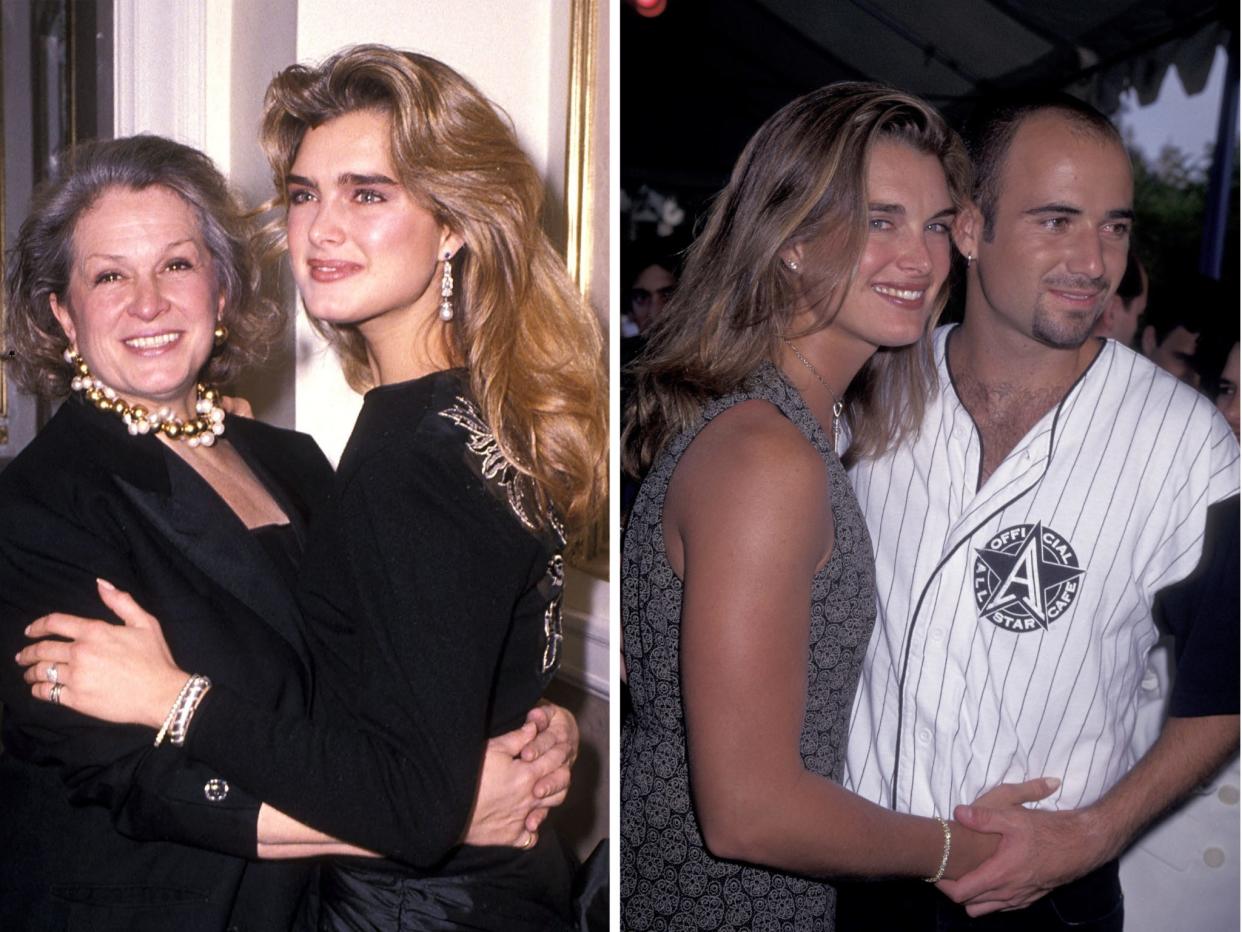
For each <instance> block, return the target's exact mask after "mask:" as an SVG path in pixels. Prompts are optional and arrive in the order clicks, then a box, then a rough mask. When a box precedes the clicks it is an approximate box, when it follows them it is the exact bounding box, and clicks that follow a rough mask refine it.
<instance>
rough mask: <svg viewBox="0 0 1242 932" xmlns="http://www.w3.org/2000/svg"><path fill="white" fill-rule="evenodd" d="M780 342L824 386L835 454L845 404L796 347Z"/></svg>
mask: <svg viewBox="0 0 1242 932" xmlns="http://www.w3.org/2000/svg"><path fill="white" fill-rule="evenodd" d="M782 342H783V343H784V344H785V345H786V346H788V347H789V349H790V350H792V351H793V354H794V355H795V356H797V357H798V362H800V363H802V365H804V366H806V368H807V371H808V372H810V373H811V375H813V376H815V381H817V382H818V383H819V384H820V385H822V386H824V391H826V392H827V393H828V397H829V398H831V399H832V451H833V452H834V453H835V452H836V451H837V440H838V439H840V437H841V412H843V411H844V410H845V402H843V401H842V400H841V399H840V398H838V397H837V393H836V392H834V391H833V390H832V388H831V387H829V385H828V383H827V382H825V381H824V377H823V376H822V375H820V374H819V370H818V369H816V368H815V367H814V366H813V365H811V360H809V359H807V358H806V357H805V356H803V355H802V354H801V353H800V352H798V347H796V346H794V345H793V343H792V342H790V341H789V340H785V339H783V338H782Z"/></svg>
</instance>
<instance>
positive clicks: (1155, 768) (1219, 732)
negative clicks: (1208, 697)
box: [1087, 715, 1238, 863]
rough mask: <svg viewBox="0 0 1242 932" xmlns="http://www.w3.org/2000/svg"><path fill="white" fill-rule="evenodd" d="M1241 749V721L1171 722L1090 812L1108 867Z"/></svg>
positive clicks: (1203, 718)
mask: <svg viewBox="0 0 1242 932" xmlns="http://www.w3.org/2000/svg"><path fill="white" fill-rule="evenodd" d="M1237 747H1238V716H1236V715H1205V716H1198V717H1195V718H1169V719H1167V720H1166V721H1165V723H1164V727H1163V728H1162V729H1161V731H1160V737H1159V738H1158V739H1157V740H1156V743H1155V744H1154V745H1152V747H1151V750H1149V751H1148V752H1147V753H1146V754H1145V755H1143V758H1142V759H1141V760H1140V761H1139V762H1138V763H1137V764H1135V765H1134V767H1133V769H1131V770H1130V772H1129V773H1127V774H1126V775H1125V776H1124V777H1122V778H1121V779H1120V780H1118V781H1117V784H1116V786H1114V787H1113V788H1112V789H1111V790H1109V791H1108V792H1107V793H1105V794H1104V795H1103V796H1102V797H1101V798H1100V799H1099V800H1098V801H1097V802H1095V803H1094V804H1092V805H1091V806H1089V807H1088V809H1087V812H1088V813H1089V816H1090V819H1091V822H1092V824H1093V825H1094V827H1095V828H1096V830H1097V831H1098V832H1099V834H1098V836H1097V837H1098V838H1099V839H1100V841H1101V842H1102V843H1103V844H1104V846H1105V847H1104V850H1103V851H1102V852H1101V854H1102V855H1103V856H1102V857H1101V858H1100V862H1101V863H1103V862H1104V861H1107V860H1109V859H1111V858H1114V857H1117V856H1119V855H1120V854H1121V852H1122V851H1124V850H1125V849H1126V847H1128V846H1129V844H1130V842H1131V841H1132V840H1133V839H1134V838H1135V836H1137V835H1138V834H1139V832H1141V831H1142V830H1143V829H1144V828H1146V827H1147V825H1149V824H1150V823H1152V822H1154V821H1155V820H1156V819H1158V818H1160V816H1161V815H1163V814H1164V813H1165V812H1166V811H1167V810H1169V809H1170V808H1172V807H1173V806H1175V805H1176V804H1177V803H1178V802H1180V801H1181V800H1182V799H1183V798H1185V796H1186V795H1187V794H1188V793H1190V791H1191V790H1193V789H1194V788H1195V787H1196V786H1198V785H1199V784H1201V783H1204V782H1205V781H1207V780H1208V779H1210V778H1211V776H1212V775H1213V774H1214V773H1215V772H1216V771H1217V770H1219V769H1220V767H1221V766H1222V765H1223V764H1224V763H1225V762H1226V761H1227V760H1228V759H1229V756H1230V755H1231V754H1232V753H1233V752H1234V751H1235V750H1237Z"/></svg>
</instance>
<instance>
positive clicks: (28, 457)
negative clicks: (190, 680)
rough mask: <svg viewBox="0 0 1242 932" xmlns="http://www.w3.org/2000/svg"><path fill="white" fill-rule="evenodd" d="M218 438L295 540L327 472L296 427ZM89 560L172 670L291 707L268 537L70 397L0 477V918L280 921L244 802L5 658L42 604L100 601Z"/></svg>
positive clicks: (254, 806)
mask: <svg viewBox="0 0 1242 932" xmlns="http://www.w3.org/2000/svg"><path fill="white" fill-rule="evenodd" d="M226 437H227V438H228V440H229V442H230V443H232V444H233V446H234V447H235V448H236V449H237V451H238V452H239V453H240V454H241V456H242V457H243V458H244V459H245V460H246V462H247V463H248V464H249V466H250V467H251V469H253V470H254V472H255V474H256V475H257V476H258V477H259V478H260V480H261V481H262V482H263V483H264V484H265V485H266V486H267V488H268V490H269V491H270V492H271V493H272V495H273V497H274V498H275V499H276V501H277V502H278V503H279V504H280V505H281V507H282V508H283V509H284V511H285V513H286V514H287V515H288V516H289V519H290V521H291V523H292V524H293V527H294V530H295V532H296V534H297V536H298V538H299V540H300V541H301V540H304V537H305V532H306V527H307V524H308V522H309V518H310V513H311V511H312V510H313V508H314V507H315V506H316V505H317V504H319V503H321V502H322V501H323V499H324V498H325V497H326V496H327V494H328V491H329V489H330V485H331V481H332V471H331V467H330V466H329V464H328V462H327V461H326V460H325V459H324V457H323V454H322V453H321V452H320V451H319V449H318V447H316V446H315V444H314V441H312V440H311V439H310V438H309V437H306V436H303V435H300V434H296V433H293V432H291V431H285V430H279V429H277V428H273V427H269V426H267V425H264V424H261V423H259V422H257V421H251V420H246V419H242V418H231V419H229V421H228V422H227V432H226ZM96 577H102V578H104V579H108V580H110V581H111V582H113V583H115V584H116V585H117V586H119V587H121V588H122V589H127V590H129V591H131V592H132V593H133V594H134V595H135V597H136V598H137V599H138V601H139V603H141V604H142V605H143V606H144V607H145V608H146V609H147V610H149V611H151V612H152V613H153V614H154V615H156V616H157V617H158V618H160V620H161V621H162V623H163V626H164V633H165V636H166V637H167V639H168V642H169V645H170V646H171V648H172V651H173V655H174V656H175V658H176V659H177V662H178V663H179V665H180V666H181V667H182V668H183V669H187V670H191V671H195V672H200V671H201V672H207V673H210V674H211V676H212V677H213V679H214V680H215V681H217V682H221V683H225V684H227V685H228V686H229V687H230V688H231V689H233V690H239V691H244V692H246V693H247V694H249V695H250V697H251V698H252V700H253V701H255V702H256V703H259V704H262V705H263V706H265V707H268V708H271V709H275V710H280V711H282V712H299V711H302V710H304V709H305V708H306V706H307V704H308V703H309V699H310V691H311V667H310V660H309V656H308V654H307V651H306V647H305V644H304V642H303V639H302V634H301V626H300V621H299V615H298V610H297V606H296V604H295V602H294V600H293V596H292V594H291V592H290V591H289V588H288V586H287V584H286V583H285V581H284V579H283V578H282V576H281V574H280V573H279V571H278V569H277V567H276V566H275V564H274V563H273V562H272V559H271V558H270V557H269V556H268V553H267V552H266V551H265V550H264V549H263V548H262V547H261V546H260V545H259V544H258V543H257V542H256V541H255V540H254V539H253V537H252V535H251V534H250V532H248V531H247V530H246V528H245V527H244V525H243V524H242V523H241V521H240V520H239V519H238V518H237V516H236V515H235V514H234V513H233V512H232V511H231V510H230V509H229V508H228V506H227V505H225V503H224V502H223V501H222V500H221V499H220V497H219V496H218V495H216V493H215V492H214V491H213V490H212V489H211V488H210V487H209V486H208V485H207V484H206V483H205V482H204V481H203V480H202V479H201V478H200V477H199V476H198V474H197V473H195V472H194V471H193V470H192V469H191V468H190V467H189V466H187V465H186V464H185V463H184V462H183V461H181V460H180V458H178V457H177V456H176V454H174V453H172V452H171V451H169V450H167V449H165V448H164V446H163V445H162V444H161V443H160V442H159V441H158V440H156V439H155V438H154V437H150V436H139V437H131V436H129V434H128V433H127V431H126V428H125V426H124V425H123V424H122V423H121V422H120V421H119V420H118V419H117V418H116V417H115V416H113V415H110V414H104V413H101V412H99V411H96V410H95V409H93V408H91V407H89V406H87V405H85V404H83V403H81V402H80V401H77V400H75V399H71V400H69V401H68V402H66V403H65V404H64V405H62V407H61V409H60V410H59V411H58V412H57V414H56V416H55V417H53V418H52V420H51V422H50V423H49V424H48V425H47V427H45V428H44V429H43V431H42V432H40V434H39V435H38V437H36V438H35V440H34V441H33V442H32V443H31V444H30V445H29V446H28V447H27V448H26V450H25V451H23V453H22V454H21V455H20V456H19V457H18V458H17V459H15V460H14V461H13V463H12V464H11V465H10V466H9V467H8V468H7V469H6V470H5V471H4V472H3V473H2V474H0V701H2V702H3V704H4V716H3V742H4V750H3V753H2V754H0V800H3V803H2V804H0V929H23V930H66V929H75V930H76V929H91V930H109V929H116V930H122V929H124V930H143V929H161V930H164V929H178V930H200V929H201V930H223V929H225V928H237V929H240V930H249V929H285V928H288V924H289V922H290V920H291V916H292V912H293V910H294V908H295V907H296V903H297V899H298V896H299V895H300V893H301V891H302V888H303V886H304V883H305V879H306V874H305V870H304V869H303V868H301V867H299V866H296V865H289V864H287V863H270V864H261V863H258V862H251V861H248V860H247V858H252V857H253V856H254V853H255V845H256V821H257V816H258V807H259V800H257V799H256V798H254V797H252V796H251V795H249V794H247V793H246V792H245V790H244V789H243V788H242V787H240V786H237V785H227V783H225V782H212V781H219V780H222V778H221V777H220V775H219V774H217V773H216V772H214V771H212V770H210V769H209V768H207V767H205V766H204V765H202V764H200V763H198V762H196V761H194V760H193V759H191V758H190V757H189V756H188V754H187V753H186V752H185V751H184V750H183V749H179V748H173V747H171V746H169V745H164V746H161V747H160V748H154V747H153V746H152V738H153V734H152V733H151V731H150V729H147V728H140V727H136V726H116V725H107V724H103V723H99V722H96V721H93V720H90V719H87V718H85V717H83V716H80V715H78V714H76V713H74V712H71V711H69V710H67V709H64V708H61V707H58V706H53V705H50V704H47V703H42V702H38V701H35V700H33V699H32V698H31V697H30V693H29V688H28V687H27V685H26V684H25V683H24V682H23V681H22V679H21V670H20V669H19V668H18V667H17V665H16V664H15V663H14V662H13V661H12V659H11V658H12V657H13V655H14V654H15V653H16V652H17V651H18V650H19V649H20V648H21V646H22V645H23V644H24V643H25V638H24V636H23V633H22V632H23V629H24V627H25V626H26V625H27V624H29V623H30V622H31V621H32V620H33V619H34V618H36V617H38V616H39V615H42V614H45V613H47V612H49V611H53V610H59V611H68V612H74V613H77V614H83V615H87V616H94V617H110V615H108V613H107V611H106V609H104V607H103V605H102V603H101V602H100V601H99V598H98V594H97V592H96V587H95V579H96Z"/></svg>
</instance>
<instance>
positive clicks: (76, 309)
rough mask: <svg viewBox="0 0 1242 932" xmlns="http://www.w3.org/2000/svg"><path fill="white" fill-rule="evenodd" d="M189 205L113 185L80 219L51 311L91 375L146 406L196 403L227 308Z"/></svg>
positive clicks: (165, 193) (165, 192)
mask: <svg viewBox="0 0 1242 932" xmlns="http://www.w3.org/2000/svg"><path fill="white" fill-rule="evenodd" d="M216 292H217V287H216V281H215V275H214V270H213V265H212V259H211V254H210V253H209V252H208V250H207V247H206V245H205V244H204V242H203V235H202V231H201V229H200V227H199V223H198V218H197V216H196V215H195V213H194V210H193V209H192V208H191V207H190V206H189V204H187V203H186V202H185V201H183V200H182V199H181V198H180V197H179V196H178V195H177V194H175V193H174V192H173V191H171V190H169V189H168V188H164V187H159V186H156V187H151V188H146V189H143V190H141V191H134V190H132V189H128V188H110V189H108V190H107V191H105V192H104V193H103V194H102V195H100V197H99V199H98V200H97V201H96V202H95V204H94V205H93V206H92V207H91V208H90V209H89V210H87V211H86V212H85V213H83V214H82V216H81V217H80V218H79V219H78V221H77V224H76V225H75V227H74V230H73V260H72V266H71V268H70V272H69V287H68V289H67V294H63V295H53V296H52V297H51V305H52V313H53V314H54V315H55V316H56V319H57V321H58V322H59V323H60V326H61V328H62V329H63V330H64V331H65V335H66V336H67V337H68V338H69V341H70V343H71V344H73V345H75V346H76V347H77V349H78V352H79V353H80V354H81V356H82V358H83V359H84V360H85V361H86V364H87V365H88V366H90V368H91V371H92V372H93V373H94V375H95V377H96V378H98V379H100V380H101V381H102V382H103V383H104V384H105V385H107V386H109V387H110V388H113V389H115V390H116V391H117V392H118V393H119V394H120V395H121V397H123V398H125V399H126V400H128V401H130V402H131V403H134V404H143V405H146V406H147V407H148V408H160V407H163V406H168V407H170V408H172V409H173V410H174V412H176V413H179V414H186V413H188V412H189V411H192V410H193V401H194V384H195V381H196V380H197V378H198V375H199V373H200V372H201V371H202V369H203V366H205V365H206V364H207V360H208V358H209V357H210V356H211V350H212V345H213V342H214V338H213V330H214V329H215V326H216V322H217V321H218V319H219V316H220V314H221V312H222V311H223V308H224V298H223V296H217V294H216Z"/></svg>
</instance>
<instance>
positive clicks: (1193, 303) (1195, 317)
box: [1139, 273, 1224, 343]
mask: <svg viewBox="0 0 1242 932" xmlns="http://www.w3.org/2000/svg"><path fill="white" fill-rule="evenodd" d="M1147 294H1148V298H1147V310H1146V311H1144V312H1143V319H1142V320H1141V321H1140V322H1139V332H1140V333H1141V332H1142V331H1143V330H1144V329H1146V328H1147V327H1151V328H1152V329H1153V330H1155V332H1156V342H1157V343H1163V342H1164V340H1165V338H1166V337H1167V336H1168V335H1169V334H1170V333H1172V332H1173V331H1174V330H1176V329H1177V328H1178V327H1181V328H1182V329H1184V330H1186V331H1188V332H1190V333H1195V334H1199V333H1202V332H1203V322H1204V321H1205V320H1208V319H1211V318H1212V317H1214V316H1216V315H1218V314H1219V313H1220V308H1221V300H1222V298H1223V297H1224V293H1223V291H1222V290H1221V286H1220V282H1218V281H1216V279H1214V278H1208V277H1207V276H1206V275H1203V274H1200V273H1193V274H1190V275H1182V276H1179V277H1178V281H1177V289H1176V291H1175V290H1174V289H1173V288H1170V287H1169V286H1168V285H1167V284H1165V283H1164V282H1157V281H1153V282H1151V284H1150V285H1149V287H1148V291H1147Z"/></svg>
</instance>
